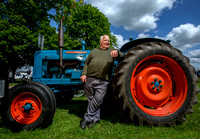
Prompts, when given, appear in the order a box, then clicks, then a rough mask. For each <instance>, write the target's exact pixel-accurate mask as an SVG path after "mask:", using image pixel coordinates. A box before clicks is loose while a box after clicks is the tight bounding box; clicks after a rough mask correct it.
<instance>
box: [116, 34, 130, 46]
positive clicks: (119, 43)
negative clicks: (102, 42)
mask: <svg viewBox="0 0 200 139" xmlns="http://www.w3.org/2000/svg"><path fill="white" fill-rule="evenodd" d="M112 34H113V35H115V36H116V38H117V48H121V47H122V46H123V45H124V44H125V43H127V42H129V40H124V37H123V36H122V35H118V34H114V33H112Z"/></svg>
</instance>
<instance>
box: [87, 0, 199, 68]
mask: <svg viewBox="0 0 200 139" xmlns="http://www.w3.org/2000/svg"><path fill="white" fill-rule="evenodd" d="M84 2H85V3H88V4H91V5H93V6H94V7H97V8H98V9H99V10H100V11H101V12H102V13H103V14H104V15H105V16H106V17H107V18H108V19H109V22H110V23H111V27H110V29H111V32H112V34H114V35H115V36H116V38H117V44H118V47H119V48H120V47H121V46H123V45H124V44H125V43H127V42H128V41H129V37H133V38H134V39H138V38H144V37H151V38H161V39H164V40H171V45H172V46H173V47H175V48H178V49H180V50H181V51H182V52H183V54H184V55H185V56H187V57H188V58H189V59H190V62H191V64H192V65H193V66H194V67H195V69H196V70H200V8H199V5H200V0H84Z"/></svg>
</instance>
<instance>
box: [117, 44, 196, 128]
mask: <svg viewBox="0 0 200 139" xmlns="http://www.w3.org/2000/svg"><path fill="white" fill-rule="evenodd" d="M194 73H195V71H194V68H193V67H192V66H191V65H190V63H189V60H188V58H186V57H185V56H183V54H182V53H181V51H179V50H177V49H175V48H173V47H172V46H170V45H169V44H164V43H159V42H153V43H144V44H141V45H138V46H137V47H135V48H132V49H131V50H129V52H128V53H127V54H126V55H125V59H124V60H123V61H122V62H121V63H120V64H119V65H118V67H117V68H116V70H115V73H114V81H113V83H114V84H113V86H114V92H115V93H116V96H117V98H118V99H120V100H122V104H123V109H124V110H126V111H128V114H129V115H130V118H131V119H132V120H134V121H138V122H139V124H140V125H143V124H145V123H147V124H149V125H154V124H155V125H175V124H176V123H179V122H183V121H185V116H186V114H188V113H192V105H194V104H195V103H197V99H196V96H195V94H196V92H197V91H198V90H196V83H197V79H196V77H195V74H194Z"/></svg>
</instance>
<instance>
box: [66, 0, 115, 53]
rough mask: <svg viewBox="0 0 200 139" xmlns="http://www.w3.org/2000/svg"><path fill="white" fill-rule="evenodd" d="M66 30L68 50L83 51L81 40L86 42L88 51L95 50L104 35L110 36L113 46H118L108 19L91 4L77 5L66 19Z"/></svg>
mask: <svg viewBox="0 0 200 139" xmlns="http://www.w3.org/2000/svg"><path fill="white" fill-rule="evenodd" d="M64 28H65V42H67V43H65V48H66V49H81V40H84V41H85V42H86V44H87V49H93V48H95V47H97V45H99V39H100V36H102V35H104V34H106V35H109V36H110V40H111V46H112V45H116V37H115V36H114V35H112V34H111V33H110V23H109V21H108V18H107V17H105V15H104V14H103V13H101V12H100V11H99V9H97V8H96V7H93V6H92V5H90V4H84V5H76V7H75V8H74V9H73V11H71V14H70V15H69V16H68V18H65V20H64Z"/></svg>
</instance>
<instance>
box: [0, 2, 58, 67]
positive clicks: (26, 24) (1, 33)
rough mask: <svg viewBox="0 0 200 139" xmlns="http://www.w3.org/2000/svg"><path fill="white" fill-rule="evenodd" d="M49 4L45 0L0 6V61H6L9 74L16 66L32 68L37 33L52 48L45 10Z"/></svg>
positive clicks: (0, 4) (1, 4)
mask: <svg viewBox="0 0 200 139" xmlns="http://www.w3.org/2000/svg"><path fill="white" fill-rule="evenodd" d="M53 5H54V4H52V2H50V1H48V0H43V1H37V0H31V1H30V0H20V1H18V0H9V1H4V2H1V3H0V7H1V8H0V40H1V42H0V50H1V51H0V60H3V61H5V62H7V63H8V65H9V67H10V68H11V69H12V70H13V71H15V69H16V68H17V67H22V66H24V65H28V64H29V65H33V56H34V53H35V52H36V51H37V50H39V48H38V46H37V40H38V33H43V35H45V38H46V39H47V40H48V42H47V44H48V45H49V44H52V45H53V43H54V39H52V38H51V37H52V36H53V35H55V34H56V32H55V28H52V27H51V26H50V25H49V24H50V20H49V19H48V11H49V10H50V9H51V8H52V6H53ZM49 36H50V37H49ZM50 46H51V45H50Z"/></svg>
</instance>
